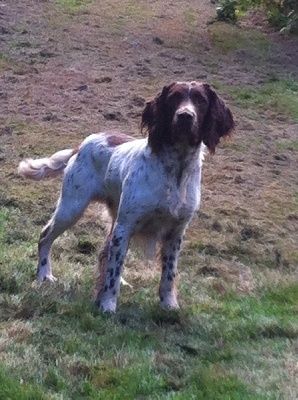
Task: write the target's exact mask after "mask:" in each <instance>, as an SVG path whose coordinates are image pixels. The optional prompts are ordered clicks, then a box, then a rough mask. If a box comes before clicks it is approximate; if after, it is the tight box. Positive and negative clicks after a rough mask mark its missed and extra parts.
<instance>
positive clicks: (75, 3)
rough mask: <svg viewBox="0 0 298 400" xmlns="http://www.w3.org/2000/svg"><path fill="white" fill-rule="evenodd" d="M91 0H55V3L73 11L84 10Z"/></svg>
mask: <svg viewBox="0 0 298 400" xmlns="http://www.w3.org/2000/svg"><path fill="white" fill-rule="evenodd" d="M89 3H91V0H55V5H56V6H57V7H59V8H61V9H64V10H66V11H68V12H71V13H77V12H80V11H84V10H85V9H86V8H87V6H88V4H89Z"/></svg>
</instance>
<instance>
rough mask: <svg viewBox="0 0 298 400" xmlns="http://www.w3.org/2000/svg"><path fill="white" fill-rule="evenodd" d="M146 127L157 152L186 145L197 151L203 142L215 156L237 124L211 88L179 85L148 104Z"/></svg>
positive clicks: (191, 83) (198, 84) (182, 83)
mask: <svg viewBox="0 0 298 400" xmlns="http://www.w3.org/2000/svg"><path fill="white" fill-rule="evenodd" d="M144 127H146V128H147V129H148V133H149V139H148V140H149V145H150V146H151V148H152V150H153V151H154V152H158V151H160V150H161V148H162V146H163V145H169V144H179V143H184V144H186V145H189V146H191V147H194V146H199V145H200V143H201V142H204V143H205V144H206V146H207V147H208V148H209V150H210V151H211V152H214V150H215V146H216V145H217V143H218V142H219V140H220V137H222V136H225V135H227V134H229V133H230V131H231V130H232V129H233V127H234V122H233V117H232V114H231V112H230V110H229V109H228V108H227V107H226V106H225V105H224V103H223V102H222V100H221V99H219V97H218V96H217V94H216V93H215V91H214V90H213V89H212V88H211V87H210V86H209V85H208V84H204V83H198V82H176V83H172V84H171V85H169V86H165V87H164V88H163V90H162V92H161V93H160V94H159V95H158V96H157V97H156V98H155V99H154V100H153V101H151V102H149V103H147V104H146V106H145V109H144V111H143V115H142V128H144Z"/></svg>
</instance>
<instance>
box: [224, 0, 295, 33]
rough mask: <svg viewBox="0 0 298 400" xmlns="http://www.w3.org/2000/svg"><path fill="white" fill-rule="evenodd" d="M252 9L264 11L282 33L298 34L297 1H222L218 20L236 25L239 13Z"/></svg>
mask: <svg viewBox="0 0 298 400" xmlns="http://www.w3.org/2000/svg"><path fill="white" fill-rule="evenodd" d="M251 7H253V8H262V9H264V10H265V11H266V13H267V17H268V21H269V23H270V24H271V25H273V26H275V27H277V28H279V29H280V30H281V31H282V32H286V33H298V2H297V0H220V6H219V7H217V9H216V14H217V15H216V16H217V20H219V21H228V22H233V23H235V22H236V21H237V16H238V13H241V12H243V11H247V10H248V9H249V8H251Z"/></svg>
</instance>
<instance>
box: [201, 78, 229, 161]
mask: <svg viewBox="0 0 298 400" xmlns="http://www.w3.org/2000/svg"><path fill="white" fill-rule="evenodd" d="M203 86H204V90H205V93H206V96H207V99H208V101H209V105H208V109H207V112H206V115H205V118H204V121H203V125H202V138H203V143H204V144H205V145H206V146H207V147H208V149H209V151H210V153H212V154H214V153H215V147H216V146H217V144H218V143H219V141H220V138H221V137H223V136H230V135H231V134H232V132H233V129H234V127H235V124H234V120H233V115H232V113H231V111H230V109H229V108H228V107H227V106H226V105H225V104H224V102H223V100H221V99H220V98H219V97H218V95H217V94H216V92H215V90H214V89H213V88H212V87H211V86H210V85H208V84H207V83H204V84H203Z"/></svg>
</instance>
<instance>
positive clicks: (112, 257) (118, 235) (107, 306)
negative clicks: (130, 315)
mask: <svg viewBox="0 0 298 400" xmlns="http://www.w3.org/2000/svg"><path fill="white" fill-rule="evenodd" d="M129 239H130V235H129V234H128V232H127V229H125V228H124V227H122V226H120V225H117V224H116V226H115V228H114V230H113V233H112V234H111V235H110V236H109V237H108V239H107V241H106V243H105V246H104V249H103V251H102V252H101V254H100V257H99V269H100V277H99V280H98V285H99V288H98V294H97V298H96V303H97V305H98V307H99V308H100V309H101V310H102V311H104V312H115V311H116V306H117V299H118V296H119V293H120V280H121V274H122V267H123V261H124V257H125V255H126V252H127V248H128V244H129Z"/></svg>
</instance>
